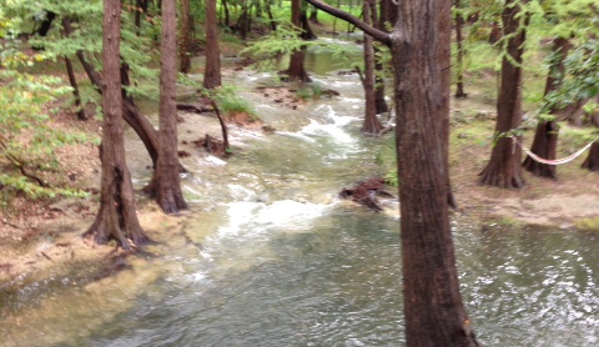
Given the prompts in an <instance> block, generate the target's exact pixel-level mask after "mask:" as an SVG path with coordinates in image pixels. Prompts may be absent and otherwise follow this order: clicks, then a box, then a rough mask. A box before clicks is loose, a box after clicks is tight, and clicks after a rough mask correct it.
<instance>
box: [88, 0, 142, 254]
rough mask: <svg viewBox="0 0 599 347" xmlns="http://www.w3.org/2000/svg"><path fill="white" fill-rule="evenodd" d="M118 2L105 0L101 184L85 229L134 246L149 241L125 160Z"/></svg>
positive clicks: (100, 240) (97, 237)
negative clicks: (94, 213) (97, 206)
mask: <svg viewBox="0 0 599 347" xmlns="http://www.w3.org/2000/svg"><path fill="white" fill-rule="evenodd" d="M120 13H121V1H120V0H104V40H103V48H102V62H103V74H104V83H103V84H102V106H103V109H104V122H103V126H102V145H101V151H100V152H101V153H100V156H101V159H102V187H101V197H100V210H99V212H98V215H97V216H96V220H95V221H94V223H93V224H92V226H91V227H90V228H89V229H88V230H87V231H86V232H85V235H86V236H93V237H94V239H95V240H96V242H98V243H105V242H106V241H108V240H109V239H115V240H116V241H117V242H118V243H119V245H121V246H122V247H123V248H125V249H128V248H130V244H129V241H128V239H131V240H133V242H134V243H135V244H136V245H140V244H143V243H144V242H146V241H147V240H148V238H147V236H146V235H145V234H144V232H143V230H142V229H141V226H140V224H139V221H138V219H137V214H136V206H135V198H134V195H133V186H132V184H131V176H130V175H129V169H128V168H127V163H126V160H125V143H124V138H123V124H122V123H123V121H122V111H123V109H122V100H121V97H122V95H121V78H120V66H121V61H120V37H121V35H120V29H121V16H120Z"/></svg>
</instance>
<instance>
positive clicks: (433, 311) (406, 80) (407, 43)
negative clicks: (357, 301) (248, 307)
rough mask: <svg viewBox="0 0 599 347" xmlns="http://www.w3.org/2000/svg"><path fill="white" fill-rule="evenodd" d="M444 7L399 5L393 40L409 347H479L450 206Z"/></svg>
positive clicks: (430, 1)
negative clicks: (461, 287) (465, 297)
mask: <svg viewBox="0 0 599 347" xmlns="http://www.w3.org/2000/svg"><path fill="white" fill-rule="evenodd" d="M449 6H451V2H450V1H449V0H444V1H438V0H437V1H435V0H403V1H400V2H399V12H398V15H399V18H398V21H397V23H396V25H395V33H396V35H392V45H391V50H392V52H391V55H392V60H393V66H394V68H395V73H396V75H397V77H398V78H397V81H396V83H395V99H396V112H397V127H396V142H397V161H398V174H399V177H398V181H399V182H400V189H399V195H400V201H401V205H400V209H401V216H402V218H401V240H402V259H403V288H404V290H403V292H404V312H405V322H406V339H407V346H408V347H416V346H418V347H439V346H452V347H456V346H468V347H473V346H478V344H477V342H476V339H475V337H474V335H473V334H472V332H471V330H470V329H469V325H470V324H469V320H468V318H467V316H466V312H465V310H464V306H463V302H462V298H461V295H460V291H459V282H458V274H457V268H456V262H455V255H454V247H453V240H452V236H451V230H450V227H449V217H448V208H447V197H448V194H449V191H448V182H449V172H448V171H449V170H448V166H447V163H448V160H447V158H446V157H447V144H446V142H447V134H448V130H447V129H445V128H447V126H448V122H447V118H448V117H449V109H448V99H449V93H450V90H449V86H450V85H449V79H448V77H447V76H446V75H445V74H446V72H447V70H448V68H449V66H448V65H447V64H448V59H447V57H445V56H446V55H447V54H448V53H449V50H450V39H449V35H448V34H447V33H441V32H440V30H439V29H440V28H442V27H446V29H449V28H450V27H449V24H450V23H451V17H450V12H449V11H448V9H449ZM447 31H449V30H447ZM398 33H402V35H399V34H398ZM439 55H441V56H439ZM446 99H447V100H446Z"/></svg>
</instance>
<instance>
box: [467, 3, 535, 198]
mask: <svg viewBox="0 0 599 347" xmlns="http://www.w3.org/2000/svg"><path fill="white" fill-rule="evenodd" d="M516 1H517V0H507V1H506V4H505V8H504V10H503V14H502V17H503V28H504V30H505V32H504V35H505V36H508V37H509V39H508V40H507V48H506V54H507V55H509V56H510V57H511V59H510V58H508V57H507V56H506V57H504V58H503V62H502V64H501V86H500V90H499V97H498V100H497V125H496V127H495V134H496V136H497V138H496V143H495V146H494V147H493V151H492V152H491V159H490V160H489V163H488V164H487V166H486V167H485V169H484V170H483V171H482V172H481V173H480V176H481V178H480V181H479V183H480V184H483V185H490V186H497V187H502V188H517V189H521V188H523V187H524V180H523V178H522V169H521V165H520V163H521V158H522V149H521V148H520V147H519V146H515V144H514V142H513V139H512V138H510V137H509V136H506V134H509V132H510V131H513V130H515V129H517V128H518V126H520V123H521V122H522V66H521V65H522V56H523V54H524V41H525V39H526V29H525V27H526V25H527V24H528V20H529V17H530V16H529V15H528V14H525V15H524V17H522V13H521V12H522V4H521V3H520V2H516ZM523 3H525V2H523ZM521 19H522V20H521ZM514 136H515V135H514ZM519 140H521V139H519Z"/></svg>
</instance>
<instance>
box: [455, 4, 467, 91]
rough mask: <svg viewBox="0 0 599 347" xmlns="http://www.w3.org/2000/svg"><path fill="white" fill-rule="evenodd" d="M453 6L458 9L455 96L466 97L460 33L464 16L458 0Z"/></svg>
mask: <svg viewBox="0 0 599 347" xmlns="http://www.w3.org/2000/svg"><path fill="white" fill-rule="evenodd" d="M454 5H455V8H456V9H457V10H458V12H457V14H456V16H455V36H456V44H457V49H458V52H457V58H456V67H457V71H456V92H455V97H456V98H466V97H468V94H466V93H465V92H464V43H463V41H464V37H463V35H462V27H463V26H464V17H463V15H462V13H461V12H460V0H455V2H454Z"/></svg>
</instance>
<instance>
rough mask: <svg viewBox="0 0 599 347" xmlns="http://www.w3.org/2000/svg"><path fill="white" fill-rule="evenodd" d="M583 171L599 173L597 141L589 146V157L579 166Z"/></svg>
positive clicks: (598, 147) (598, 144)
mask: <svg viewBox="0 0 599 347" xmlns="http://www.w3.org/2000/svg"><path fill="white" fill-rule="evenodd" d="M581 167H582V168H584V169H589V170H591V171H595V172H599V141H596V142H595V143H593V144H592V145H591V150H590V151H589V156H588V157H587V158H586V159H585V161H584V162H583V163H582V165H581Z"/></svg>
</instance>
